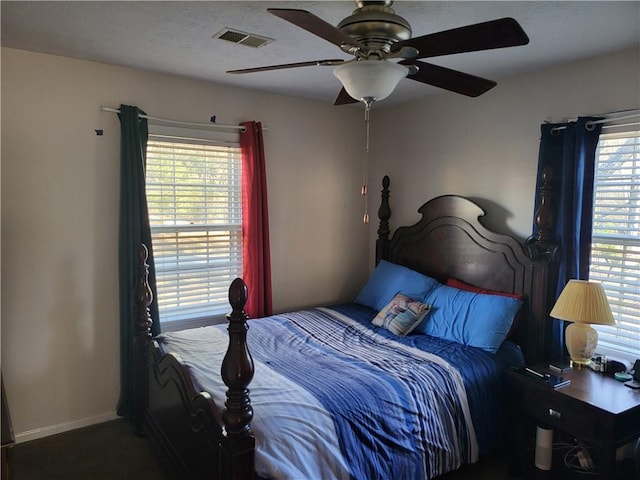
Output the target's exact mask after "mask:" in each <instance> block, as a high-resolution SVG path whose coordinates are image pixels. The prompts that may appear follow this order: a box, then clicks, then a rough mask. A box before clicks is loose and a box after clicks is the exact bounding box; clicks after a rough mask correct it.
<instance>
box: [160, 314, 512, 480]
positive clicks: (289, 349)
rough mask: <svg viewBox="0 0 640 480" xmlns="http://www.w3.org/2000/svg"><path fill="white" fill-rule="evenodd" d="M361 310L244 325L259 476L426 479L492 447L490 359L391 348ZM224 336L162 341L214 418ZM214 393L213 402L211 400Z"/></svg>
mask: <svg viewBox="0 0 640 480" xmlns="http://www.w3.org/2000/svg"><path fill="white" fill-rule="evenodd" d="M373 316H375V312H374V311H373V310H370V309H369V308H367V307H363V306H360V305H357V304H347V305H342V306H337V307H333V308H330V309H329V308H326V309H325V308H322V309H311V310H307V311H303V312H296V313H293V314H282V315H276V316H273V317H269V318H265V319H259V320H255V321H251V322H249V326H250V328H249V331H248V334H247V342H248V345H249V349H250V351H251V354H252V356H253V358H254V362H255V365H256V374H255V376H254V380H253V382H252V384H251V385H250V387H249V388H250V390H251V393H250V395H251V400H252V404H253V408H254V412H255V415H254V421H253V423H252V429H253V431H254V434H255V436H256V443H257V448H256V470H257V472H258V474H260V475H261V476H264V477H269V478H307V479H314V478H318V479H320V478H322V479H325V478H357V479H371V478H403V479H412V478H415V479H424V478H432V477H434V476H437V475H440V474H442V473H445V472H447V471H450V470H454V469H456V468H458V467H459V466H460V465H461V464H463V463H469V462H473V461H475V460H476V459H477V457H478V451H479V449H480V450H482V451H484V450H487V449H489V448H490V447H491V446H492V441H493V440H494V438H495V437H496V435H497V432H496V431H495V429H496V425H497V423H498V422H497V421H496V420H497V419H498V418H499V411H500V397H501V389H500V373H501V372H500V370H501V368H502V366H501V364H500V362H499V361H496V359H497V358H498V359H499V358H500V357H499V356H498V357H496V355H491V354H488V353H487V352H484V351H482V350H479V349H475V348H473V347H464V346H461V345H458V344H455V343H452V342H448V341H443V340H439V339H435V338H432V337H429V336H427V335H410V336H407V337H397V336H395V335H393V334H391V333H389V332H388V331H386V330H384V329H382V328H379V327H375V326H373V325H371V323H370V321H371V319H372V318H373ZM226 339H227V334H226V331H225V327H224V326H218V327H207V328H204V329H196V330H190V331H185V332H177V333H173V334H167V335H162V336H161V337H160V340H161V344H162V345H163V348H164V349H165V350H166V351H172V352H177V353H178V354H179V355H180V357H181V358H182V359H183V361H185V363H186V364H187V365H188V366H189V368H190V369H191V370H192V374H193V376H194V378H195V380H196V382H197V383H198V384H199V385H198V386H199V387H200V388H202V389H204V390H207V391H209V392H210V393H212V394H213V396H214V400H215V401H216V403H217V404H218V405H220V407H221V408H222V405H223V404H224V386H223V385H222V384H221V381H220V380H219V379H218V378H216V377H219V372H220V362H221V360H222V357H223V355H224V351H225V350H226ZM214 392H216V393H214Z"/></svg>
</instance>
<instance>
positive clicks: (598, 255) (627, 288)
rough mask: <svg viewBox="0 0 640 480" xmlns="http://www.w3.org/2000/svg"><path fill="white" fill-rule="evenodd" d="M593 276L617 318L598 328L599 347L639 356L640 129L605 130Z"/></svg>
mask: <svg viewBox="0 0 640 480" xmlns="http://www.w3.org/2000/svg"><path fill="white" fill-rule="evenodd" d="M589 277H590V279H591V280H596V281H599V282H602V284H603V286H604V288H605V291H606V292H607V297H608V299H609V303H610V305H611V310H612V312H613V316H614V318H615V320H616V324H615V325H614V326H602V325H594V327H597V330H598V335H599V340H598V348H600V347H605V348H606V349H607V350H612V351H613V352H618V353H622V354H625V355H629V356H630V357H633V358H637V357H638V356H640V131H627V132H623V133H615V134H603V135H601V136H600V140H599V142H598V149H597V156H596V173H595V182H594V214H593V240H592V249H591V266H590V273H589Z"/></svg>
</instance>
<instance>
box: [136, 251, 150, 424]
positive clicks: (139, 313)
mask: <svg viewBox="0 0 640 480" xmlns="http://www.w3.org/2000/svg"><path fill="white" fill-rule="evenodd" d="M148 258H149V251H148V250H147V247H146V245H144V244H143V243H141V244H140V246H139V247H138V273H137V282H136V289H135V292H134V304H135V307H134V321H135V325H134V339H133V346H132V348H133V355H132V358H133V385H132V387H133V418H134V421H135V434H136V435H138V436H143V435H144V429H143V423H144V416H145V411H146V409H147V405H148V403H149V377H148V376H147V362H146V360H147V350H148V347H149V341H150V340H151V325H152V324H153V320H151V314H150V313H149V305H151V302H152V301H153V292H152V291H151V287H149V265H148V264H147V259H148Z"/></svg>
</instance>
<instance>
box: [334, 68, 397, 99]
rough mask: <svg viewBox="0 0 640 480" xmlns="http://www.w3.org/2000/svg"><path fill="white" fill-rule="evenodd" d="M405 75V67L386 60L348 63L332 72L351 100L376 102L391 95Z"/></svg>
mask: <svg viewBox="0 0 640 480" xmlns="http://www.w3.org/2000/svg"><path fill="white" fill-rule="evenodd" d="M407 73H408V69H407V67H405V66H402V65H399V64H397V63H394V62H389V61H387V60H359V61H356V62H349V63H345V64H343V65H340V66H339V67H337V68H336V69H335V70H334V71H333V74H334V75H335V76H336V78H338V80H340V82H341V83H342V85H343V86H344V88H345V90H346V91H347V93H348V94H349V95H350V96H351V97H352V98H354V99H356V100H360V101H363V100H365V99H368V100H369V101H378V102H379V101H380V100H383V99H385V98H387V97H388V96H389V95H391V92H393V90H394V89H395V88H396V86H397V85H398V83H399V82H400V80H402V79H403V78H404V77H406V76H407Z"/></svg>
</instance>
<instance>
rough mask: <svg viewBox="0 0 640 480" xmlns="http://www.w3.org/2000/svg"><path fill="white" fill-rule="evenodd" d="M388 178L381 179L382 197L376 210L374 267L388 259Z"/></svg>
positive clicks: (389, 209)
mask: <svg viewBox="0 0 640 480" xmlns="http://www.w3.org/2000/svg"><path fill="white" fill-rule="evenodd" d="M389 183H390V182H389V177H388V176H387V175H385V176H384V177H383V179H382V191H381V193H382V195H381V197H382V198H381V201H380V208H379V209H378V218H379V219H380V226H379V227H378V239H377V240H376V265H377V264H378V263H380V260H384V259H388V258H389V234H390V233H391V232H390V231H389V219H390V218H391V208H390V207H389Z"/></svg>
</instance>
